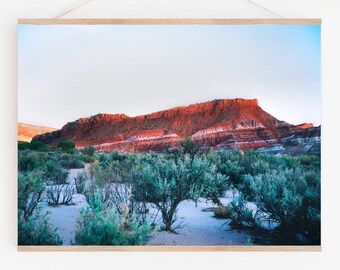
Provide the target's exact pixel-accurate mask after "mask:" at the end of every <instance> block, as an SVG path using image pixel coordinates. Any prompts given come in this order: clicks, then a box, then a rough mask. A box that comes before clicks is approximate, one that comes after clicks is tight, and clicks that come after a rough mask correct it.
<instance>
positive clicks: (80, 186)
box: [74, 172, 87, 194]
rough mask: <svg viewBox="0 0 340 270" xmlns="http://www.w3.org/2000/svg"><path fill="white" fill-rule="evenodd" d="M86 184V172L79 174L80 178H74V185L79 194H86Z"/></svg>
mask: <svg viewBox="0 0 340 270" xmlns="http://www.w3.org/2000/svg"><path fill="white" fill-rule="evenodd" d="M86 182H87V176H86V173H85V172H81V173H78V176H77V177H75V178H74V184H75V186H76V191H77V193H78V194H84V193H85V187H86Z"/></svg>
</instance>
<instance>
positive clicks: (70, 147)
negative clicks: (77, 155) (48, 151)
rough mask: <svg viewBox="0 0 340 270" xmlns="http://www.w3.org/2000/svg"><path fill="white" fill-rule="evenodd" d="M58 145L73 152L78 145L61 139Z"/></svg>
mask: <svg viewBox="0 0 340 270" xmlns="http://www.w3.org/2000/svg"><path fill="white" fill-rule="evenodd" d="M57 147H58V148H60V149H61V150H63V151H66V152H71V153H72V152H73V150H74V149H75V147H76V145H75V144H74V143H73V142H69V141H61V142H59V143H58V145H57Z"/></svg>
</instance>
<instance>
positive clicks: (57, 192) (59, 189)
mask: <svg viewBox="0 0 340 270" xmlns="http://www.w3.org/2000/svg"><path fill="white" fill-rule="evenodd" d="M74 194H75V190H74V188H73V186H71V185H52V186H48V187H47V194H46V201H47V203H48V204H49V205H51V206H57V205H70V204H73V195H74Z"/></svg>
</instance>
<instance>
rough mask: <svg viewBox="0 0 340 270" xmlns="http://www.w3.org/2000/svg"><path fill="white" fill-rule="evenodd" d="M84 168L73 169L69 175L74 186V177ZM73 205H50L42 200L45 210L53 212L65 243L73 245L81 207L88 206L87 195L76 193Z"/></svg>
mask: <svg viewBox="0 0 340 270" xmlns="http://www.w3.org/2000/svg"><path fill="white" fill-rule="evenodd" d="M83 170H84V169H71V170H70V173H69V175H68V182H69V183H70V185H73V186H74V177H77V175H78V173H79V172H81V171H83ZM73 202H74V204H72V205H59V206H49V205H48V204H47V202H42V203H41V206H42V208H43V209H44V210H45V211H49V212H51V214H50V220H51V223H52V224H53V226H54V227H56V228H58V231H57V233H58V234H59V236H60V237H61V239H62V240H63V245H71V244H72V242H74V231H75V228H76V221H77V217H78V216H79V213H80V209H82V208H83V207H86V206H87V202H86V199H85V196H84V195H82V194H75V195H74V196H73Z"/></svg>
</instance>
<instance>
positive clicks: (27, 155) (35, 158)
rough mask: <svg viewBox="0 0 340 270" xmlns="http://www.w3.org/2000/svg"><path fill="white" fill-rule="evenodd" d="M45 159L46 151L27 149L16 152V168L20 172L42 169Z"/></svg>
mask: <svg viewBox="0 0 340 270" xmlns="http://www.w3.org/2000/svg"><path fill="white" fill-rule="evenodd" d="M46 159H47V154H46V153H40V152H33V151H29V150H25V151H19V152H18V170H19V171H21V172H28V171H33V170H35V169H43V167H44V166H45V161H46Z"/></svg>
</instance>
